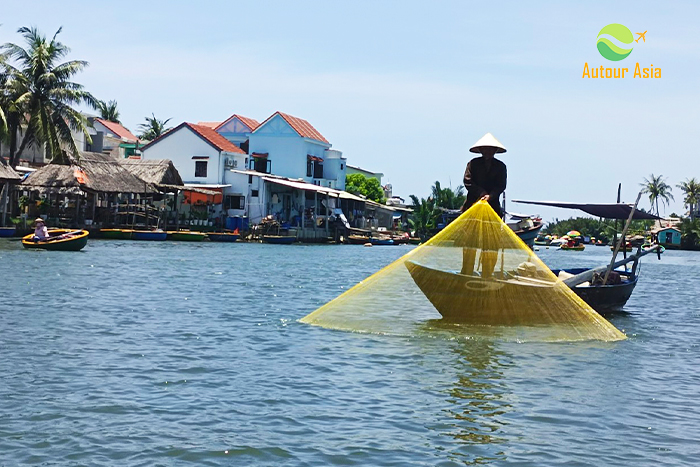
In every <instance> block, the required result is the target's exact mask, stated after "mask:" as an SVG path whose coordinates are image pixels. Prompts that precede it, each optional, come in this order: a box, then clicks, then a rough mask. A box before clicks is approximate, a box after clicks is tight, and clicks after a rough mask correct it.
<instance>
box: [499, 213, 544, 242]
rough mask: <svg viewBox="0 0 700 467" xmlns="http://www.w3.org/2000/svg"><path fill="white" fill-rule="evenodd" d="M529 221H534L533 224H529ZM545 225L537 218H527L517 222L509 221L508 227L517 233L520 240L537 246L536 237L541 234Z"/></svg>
mask: <svg viewBox="0 0 700 467" xmlns="http://www.w3.org/2000/svg"><path fill="white" fill-rule="evenodd" d="M527 221H532V225H529V224H530V222H527ZM543 226H544V224H543V223H542V221H541V220H537V219H525V220H524V221H520V222H517V223H510V222H509V223H508V227H510V229H511V230H512V231H513V232H515V235H517V236H518V237H520V240H522V241H523V242H525V244H526V245H527V246H529V247H530V248H532V247H534V246H535V239H536V238H537V236H538V235H539V234H540V230H542V227H543Z"/></svg>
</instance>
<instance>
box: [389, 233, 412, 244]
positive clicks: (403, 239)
mask: <svg viewBox="0 0 700 467" xmlns="http://www.w3.org/2000/svg"><path fill="white" fill-rule="evenodd" d="M391 239H392V240H393V241H394V245H407V244H408V237H407V236H405V235H392V236H391Z"/></svg>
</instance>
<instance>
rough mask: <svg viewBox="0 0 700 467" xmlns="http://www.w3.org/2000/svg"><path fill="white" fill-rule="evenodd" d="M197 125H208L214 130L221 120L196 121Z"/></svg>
mask: <svg viewBox="0 0 700 467" xmlns="http://www.w3.org/2000/svg"><path fill="white" fill-rule="evenodd" d="M197 125H201V126H208V127H209V128H211V129H212V130H215V129H216V127H217V126H219V125H221V122H197Z"/></svg>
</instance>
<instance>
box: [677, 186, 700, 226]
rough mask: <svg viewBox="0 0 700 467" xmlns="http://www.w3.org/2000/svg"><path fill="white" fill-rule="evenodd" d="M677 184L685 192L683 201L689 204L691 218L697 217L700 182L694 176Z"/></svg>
mask: <svg viewBox="0 0 700 467" xmlns="http://www.w3.org/2000/svg"><path fill="white" fill-rule="evenodd" d="M676 186H677V187H678V188H680V189H681V191H683V193H685V198H684V199H683V202H684V203H685V204H686V206H688V210H689V211H690V220H693V219H695V212H696V211H697V206H698V202H700V182H698V181H697V180H695V177H693V178H689V179H687V180H685V181H684V182H681V183H679V184H678V185H676Z"/></svg>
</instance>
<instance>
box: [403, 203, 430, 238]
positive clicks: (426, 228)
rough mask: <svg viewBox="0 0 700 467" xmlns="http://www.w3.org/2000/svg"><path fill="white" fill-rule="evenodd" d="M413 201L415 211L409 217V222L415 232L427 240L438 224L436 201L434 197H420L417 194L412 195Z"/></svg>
mask: <svg viewBox="0 0 700 467" xmlns="http://www.w3.org/2000/svg"><path fill="white" fill-rule="evenodd" d="M411 201H412V202H413V213H412V214H411V217H410V218H409V219H408V223H409V225H410V226H411V228H412V229H413V230H414V231H415V234H416V235H418V236H419V237H420V238H421V239H423V240H425V239H426V238H428V237H429V236H430V235H431V233H432V230H433V229H434V228H435V225H436V224H435V217H436V212H435V211H436V210H435V203H434V201H433V199H432V198H428V199H427V200H426V199H424V198H421V199H418V197H417V196H416V195H411Z"/></svg>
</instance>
